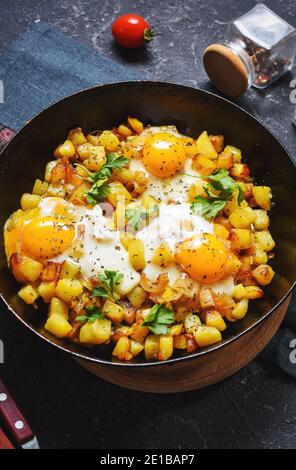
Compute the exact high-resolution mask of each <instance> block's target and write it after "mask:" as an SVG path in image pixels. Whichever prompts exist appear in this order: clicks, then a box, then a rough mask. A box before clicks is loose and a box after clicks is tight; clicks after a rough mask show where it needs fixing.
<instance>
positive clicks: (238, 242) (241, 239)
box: [230, 228, 252, 250]
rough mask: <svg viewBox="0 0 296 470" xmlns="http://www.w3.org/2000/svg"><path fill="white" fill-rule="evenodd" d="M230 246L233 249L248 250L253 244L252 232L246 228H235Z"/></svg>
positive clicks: (231, 235)
mask: <svg viewBox="0 0 296 470" xmlns="http://www.w3.org/2000/svg"><path fill="white" fill-rule="evenodd" d="M230 246H231V249H232V250H247V249H248V248H251V246H252V234H251V231H250V230H249V229H246V228H234V229H232V231H231V234H230Z"/></svg>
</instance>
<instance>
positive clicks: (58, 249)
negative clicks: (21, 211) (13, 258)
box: [22, 217, 75, 258]
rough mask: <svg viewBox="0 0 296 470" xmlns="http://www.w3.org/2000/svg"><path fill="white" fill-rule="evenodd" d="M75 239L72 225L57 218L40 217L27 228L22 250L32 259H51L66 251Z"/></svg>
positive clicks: (23, 237)
mask: <svg viewBox="0 0 296 470" xmlns="http://www.w3.org/2000/svg"><path fill="white" fill-rule="evenodd" d="M74 237H75V229H74V226H73V225H72V224H70V223H69V222H68V221H66V220H64V219H58V218H56V217H39V218H37V219H34V220H32V222H30V223H29V224H28V225H26V226H25V228H24V231H23V236H22V250H23V252H24V253H25V254H27V255H28V256H30V257H32V258H51V257H53V256H57V255H59V254H61V253H62V252H63V251H65V250H66V249H67V248H68V247H69V246H70V245H71V243H72V241H73V239H74Z"/></svg>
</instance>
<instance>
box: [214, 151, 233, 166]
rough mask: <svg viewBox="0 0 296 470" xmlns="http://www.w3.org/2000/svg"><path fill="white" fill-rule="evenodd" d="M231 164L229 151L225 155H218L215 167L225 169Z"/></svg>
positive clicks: (231, 157) (231, 158)
mask: <svg viewBox="0 0 296 470" xmlns="http://www.w3.org/2000/svg"><path fill="white" fill-rule="evenodd" d="M232 166H233V156H232V154H231V153H229V154H225V155H219V157H218V162H217V168H218V169H220V168H224V169H225V170H230V168H231V167H232Z"/></svg>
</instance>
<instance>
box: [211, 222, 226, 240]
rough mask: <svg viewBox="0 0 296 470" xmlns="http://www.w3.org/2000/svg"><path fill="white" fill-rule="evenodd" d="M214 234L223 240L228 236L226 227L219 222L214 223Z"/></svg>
mask: <svg viewBox="0 0 296 470" xmlns="http://www.w3.org/2000/svg"><path fill="white" fill-rule="evenodd" d="M214 235H216V237H217V238H222V239H223V240H227V238H228V237H229V230H227V228H226V227H224V226H223V225H220V224H216V223H215V224H214Z"/></svg>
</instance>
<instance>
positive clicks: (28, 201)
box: [21, 193, 40, 211]
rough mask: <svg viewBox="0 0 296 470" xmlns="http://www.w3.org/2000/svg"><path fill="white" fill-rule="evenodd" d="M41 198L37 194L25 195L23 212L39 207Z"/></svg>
mask: <svg viewBox="0 0 296 470" xmlns="http://www.w3.org/2000/svg"><path fill="white" fill-rule="evenodd" d="M39 202H40V196H38V195H37V194H28V193H24V194H23V195H22V198H21V208H22V210H23V211H26V210H28V209H34V208H35V207H37V206H38V205H39Z"/></svg>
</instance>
